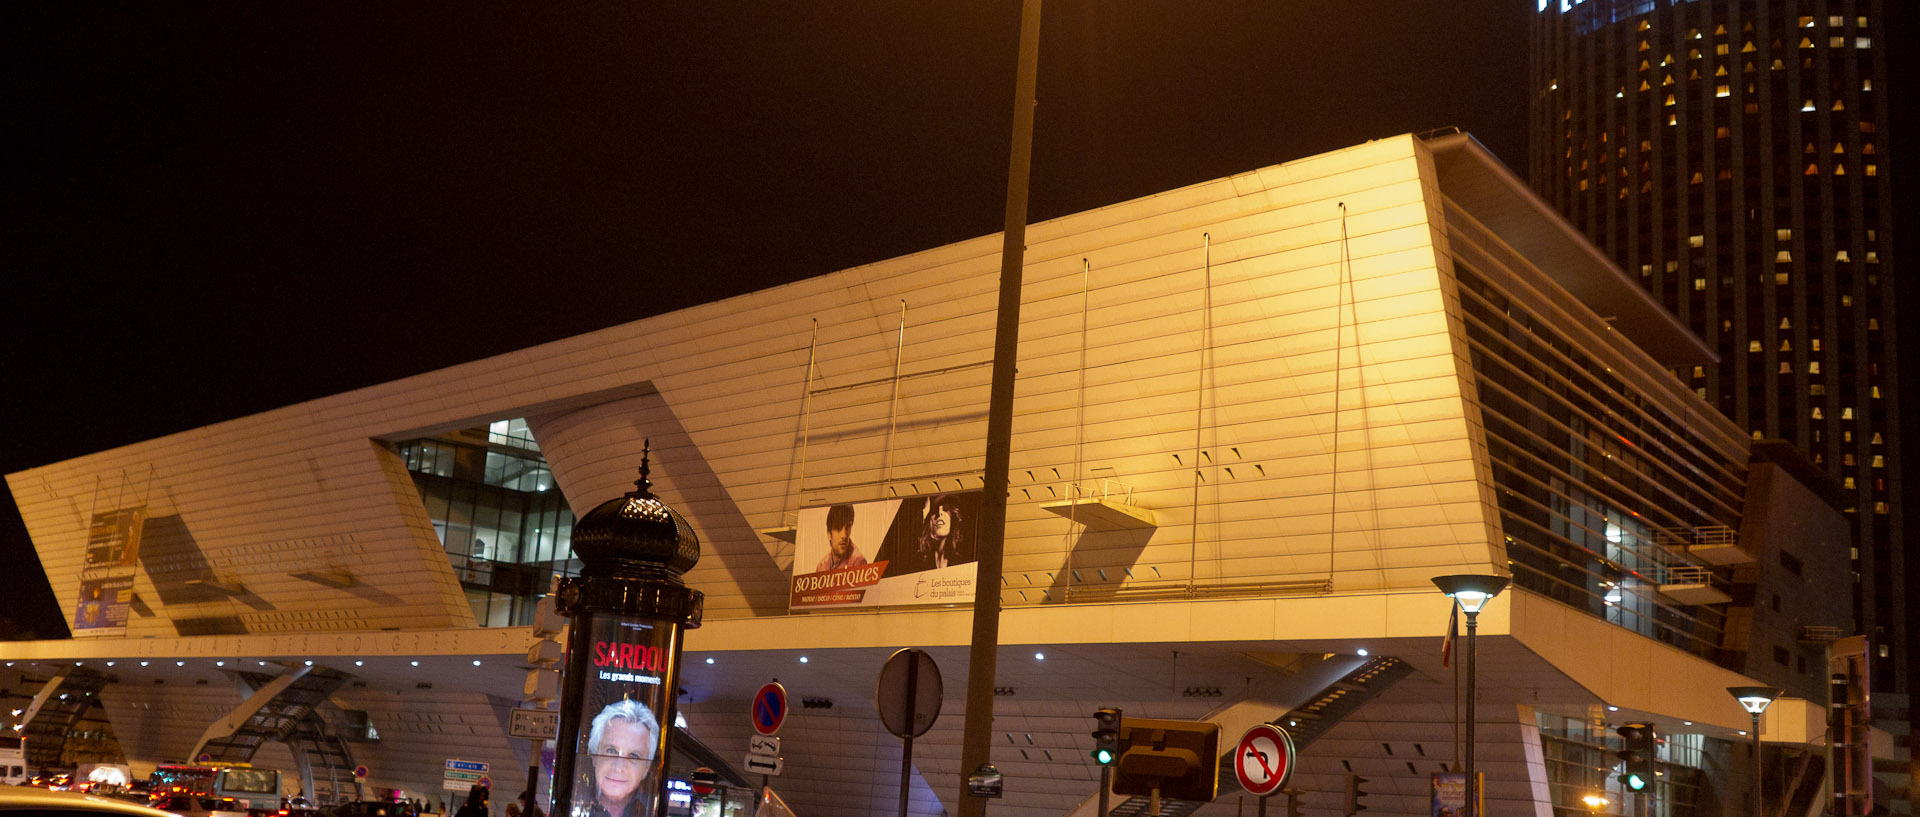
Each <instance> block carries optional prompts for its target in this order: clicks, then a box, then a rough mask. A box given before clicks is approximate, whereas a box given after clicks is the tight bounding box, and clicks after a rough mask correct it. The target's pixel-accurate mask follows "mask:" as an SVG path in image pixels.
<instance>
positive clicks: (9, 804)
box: [0, 786, 174, 817]
mask: <svg viewBox="0 0 1920 817" xmlns="http://www.w3.org/2000/svg"><path fill="white" fill-rule="evenodd" d="M15 815H21V816H22V817H25V815H32V816H33V817H174V815H173V813H172V812H167V811H161V810H159V809H156V808H150V807H148V806H143V805H140V804H139V803H129V802H127V801H125V800H116V799H114V798H112V797H96V796H94V795H91V794H81V793H80V792H77V791H52V790H49V789H41V788H33V787H28V786H0V817H14V816H15Z"/></svg>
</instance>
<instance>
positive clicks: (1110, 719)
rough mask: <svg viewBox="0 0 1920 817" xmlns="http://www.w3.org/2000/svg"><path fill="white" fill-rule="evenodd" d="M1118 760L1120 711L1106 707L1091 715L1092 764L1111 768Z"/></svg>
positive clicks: (1116, 708)
mask: <svg viewBox="0 0 1920 817" xmlns="http://www.w3.org/2000/svg"><path fill="white" fill-rule="evenodd" d="M1119 759H1120V709H1119V707H1111V706H1110V707H1107V708H1106V709H1102V710H1100V711H1098V712H1095V713H1093V762H1095V763H1098V764H1100V765H1102V766H1112V765H1113V764H1114V761H1117V760H1119Z"/></svg>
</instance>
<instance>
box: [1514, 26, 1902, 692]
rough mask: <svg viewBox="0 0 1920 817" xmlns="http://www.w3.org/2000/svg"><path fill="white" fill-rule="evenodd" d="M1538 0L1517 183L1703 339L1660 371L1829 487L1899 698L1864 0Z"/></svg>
mask: <svg viewBox="0 0 1920 817" xmlns="http://www.w3.org/2000/svg"><path fill="white" fill-rule="evenodd" d="M1537 3H1538V9H1537V11H1538V14H1537V15H1536V17H1535V20H1534V23H1533V38H1532V54H1531V59H1530V65H1531V76H1530V80H1531V83H1532V84H1531V90H1532V93H1533V97H1532V104H1531V110H1530V117H1531V123H1530V124H1531V127H1532V133H1533V143H1532V148H1531V175H1532V180H1533V185H1534V186H1535V188H1536V189H1538V190H1539V192H1540V193H1541V195H1542V196H1544V197H1545V198H1546V199H1547V200H1548V201H1549V202H1551V203H1552V204H1553V205H1554V206H1555V207H1557V208H1559V210H1560V211H1561V212H1562V213H1564V214H1566V216H1567V217H1568V219H1570V220H1571V221H1572V222H1573V223H1574V224H1575V225H1576V226H1577V227H1578V228H1579V229H1581V230H1582V231H1584V232H1585V233H1586V234H1587V235H1588V236H1589V237H1590V238H1592V239H1593V241H1594V243H1596V244H1598V245H1599V246H1600V247H1602V248H1603V249H1604V250H1605V251H1606V252H1607V253H1609V254H1610V255H1612V256H1613V257H1614V259H1615V260H1617V261H1618V262H1619V264H1620V265H1621V267H1622V268H1624V269H1625V270H1627V271H1628V272H1629V273H1630V274H1634V275H1637V276H1638V277H1639V279H1640V281H1641V283H1642V284H1643V285H1644V286H1645V287H1646V288H1647V289H1648V290H1649V291H1651V292H1653V293H1654V294H1655V295H1656V296H1657V297H1658V298H1660V300H1661V301H1663V302H1664V303H1666V304H1667V306H1668V307H1670V308H1671V309H1673V311H1674V313H1675V314H1676V315H1678V316H1679V317H1680V319H1681V320H1682V321H1684V322H1686V323H1687V324H1688V325H1689V326H1691V327H1693V329H1694V331H1696V332H1698V333H1700V335H1701V336H1702V337H1703V338H1705V339H1707V341H1708V344H1709V345H1710V346H1712V347H1713V348H1715V349H1716V350H1718V352H1719V354H1720V361H1719V363H1718V364H1717V365H1704V366H1694V367H1691V368H1689V369H1685V370H1677V371H1676V372H1675V374H1676V375H1677V376H1679V377H1680V378H1681V379H1682V380H1683V381H1684V382H1686V383H1687V384H1688V385H1690V386H1691V387H1692V388H1694V389H1695V390H1696V391H1697V392H1699V393H1700V394H1701V395H1703V396H1705V397H1707V398H1708V399H1709V400H1711V401H1713V403H1714V404H1715V405H1716V406H1718V407H1719V408H1720V410H1721V411H1723V412H1725V413H1726V415H1727V416H1728V417H1730V418H1732V419H1733V420H1734V421H1735V422H1737V423H1739V424H1741V425H1742V426H1743V427H1745V428H1746V429H1748V430H1749V431H1750V432H1752V434H1753V435H1754V436H1755V437H1781V438H1785V439H1787V440H1790V441H1792V442H1794V443H1795V444H1797V445H1799V446H1800V447H1801V448H1802V449H1803V450H1804V451H1805V452H1806V454H1807V455H1808V456H1809V457H1810V458H1811V459H1812V460H1813V461H1814V462H1815V463H1816V464H1818V465H1819V466H1821V467H1822V468H1823V469H1824V470H1825V471H1826V472H1827V473H1828V474H1829V475H1830V476H1832V477H1833V478H1834V479H1835V480H1836V481H1838V482H1839V483H1841V486H1842V488H1843V490H1844V492H1845V493H1846V495H1847V500H1848V504H1849V505H1851V510H1850V511H1849V514H1850V515H1851V516H1852V518H1853V519H1854V521H1855V523H1856V529H1857V531H1858V533H1857V540H1856V542H1857V544H1856V547H1857V549H1856V552H1855V553H1854V570H1855V583H1856V588H1855V599H1856V605H1857V608H1858V609H1857V612H1858V617H1859V621H1860V626H1861V627H1862V628H1863V631H1864V632H1865V633H1866V634H1867V635H1868V637H1869V638H1870V640H1871V643H1872V645H1873V647H1872V649H1873V651H1874V665H1875V673H1874V675H1875V682H1876V683H1875V687H1876V691H1891V692H1896V693H1902V694H1904V693H1907V692H1909V688H1908V680H1909V679H1908V676H1909V670H1910V668H1911V666H1912V662H1913V658H1914V657H1913V656H1911V655H1906V654H1903V653H1904V652H1905V649H1904V648H1905V646H1906V645H1907V643H1908V639H1909V635H1908V629H1909V626H1908V623H1907V622H1908V615H1909V614H1908V612H1907V609H1906V605H1905V593H1904V586H1905V582H1904V581H1903V577H1904V570H1905V564H1904V558H1903V554H1902V550H1901V548H1902V543H1903V541H1904V537H1903V533H1902V522H1901V508H1900V500H1899V497H1900V491H1899V485H1900V464H1899V462H1898V458H1897V457H1896V456H1895V454H1896V452H1898V451H1899V436H1898V431H1899V404H1898V402H1897V400H1898V393H1897V391H1896V390H1895V389H1894V388H1893V384H1894V383H1895V382H1896V379H1895V378H1896V369H1895V364H1894V347H1895V343H1894V325H1893V299H1894V277H1895V276H1894V271H1893V266H1892V261H1893V259H1892V256H1891V253H1890V251H1889V250H1890V246H1889V245H1890V239H1891V238H1892V235H1891V233H1892V226H1893V218H1892V197H1891V192H1890V181H1891V180H1890V178H1889V174H1888V165H1887V162H1888V157H1887V147H1888V139H1887V122H1888V110H1887V109H1888V105H1890V104H1891V103H1892V102H1893V98H1892V97H1891V95H1890V93H1889V90H1890V89H1888V88H1887V60H1886V58H1885V49H1886V48H1887V47H1888V45H1889V43H1888V42H1887V41H1886V40H1887V38H1886V37H1885V36H1883V34H1884V33H1885V32H1886V31H1887V23H1886V14H1885V11H1886V10H1885V8H1884V6H1883V3H1882V0H1537ZM1755 603H1756V604H1758V603H1765V602H1764V601H1762V600H1755Z"/></svg>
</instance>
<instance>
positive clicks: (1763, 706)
mask: <svg viewBox="0 0 1920 817" xmlns="http://www.w3.org/2000/svg"><path fill="white" fill-rule="evenodd" d="M1780 692H1781V690H1780V689H1779V688H1777V687H1727V693H1728V694H1730V695H1732V696H1733V698H1734V700H1736V701H1739V702H1740V708H1742V709H1745V710H1747V714H1748V715H1751V716H1753V817H1761V815H1762V814H1764V813H1765V809H1764V807H1762V805H1761V802H1760V800H1761V797H1762V796H1763V795H1764V794H1765V792H1764V790H1763V789H1762V788H1761V787H1762V786H1764V785H1765V777H1764V775H1763V767H1762V766H1761V764H1760V713H1762V712H1765V711H1767V706H1768V705H1770V704H1772V703H1773V701H1774V699H1775V698H1778V697H1780Z"/></svg>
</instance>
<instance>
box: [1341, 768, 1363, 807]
mask: <svg viewBox="0 0 1920 817" xmlns="http://www.w3.org/2000/svg"><path fill="white" fill-rule="evenodd" d="M1366 782H1367V779H1366V778H1364V777H1361V776H1360V775H1357V774H1350V775H1347V800H1346V805H1347V810H1346V812H1344V813H1345V814H1346V815H1347V817H1353V815H1355V814H1359V813H1360V812H1363V811H1366V810H1367V806H1366V804H1365V803H1362V802H1360V801H1362V800H1365V799H1366V797H1367V790H1366V789H1363V788H1360V786H1361V784H1363V783H1366Z"/></svg>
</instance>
